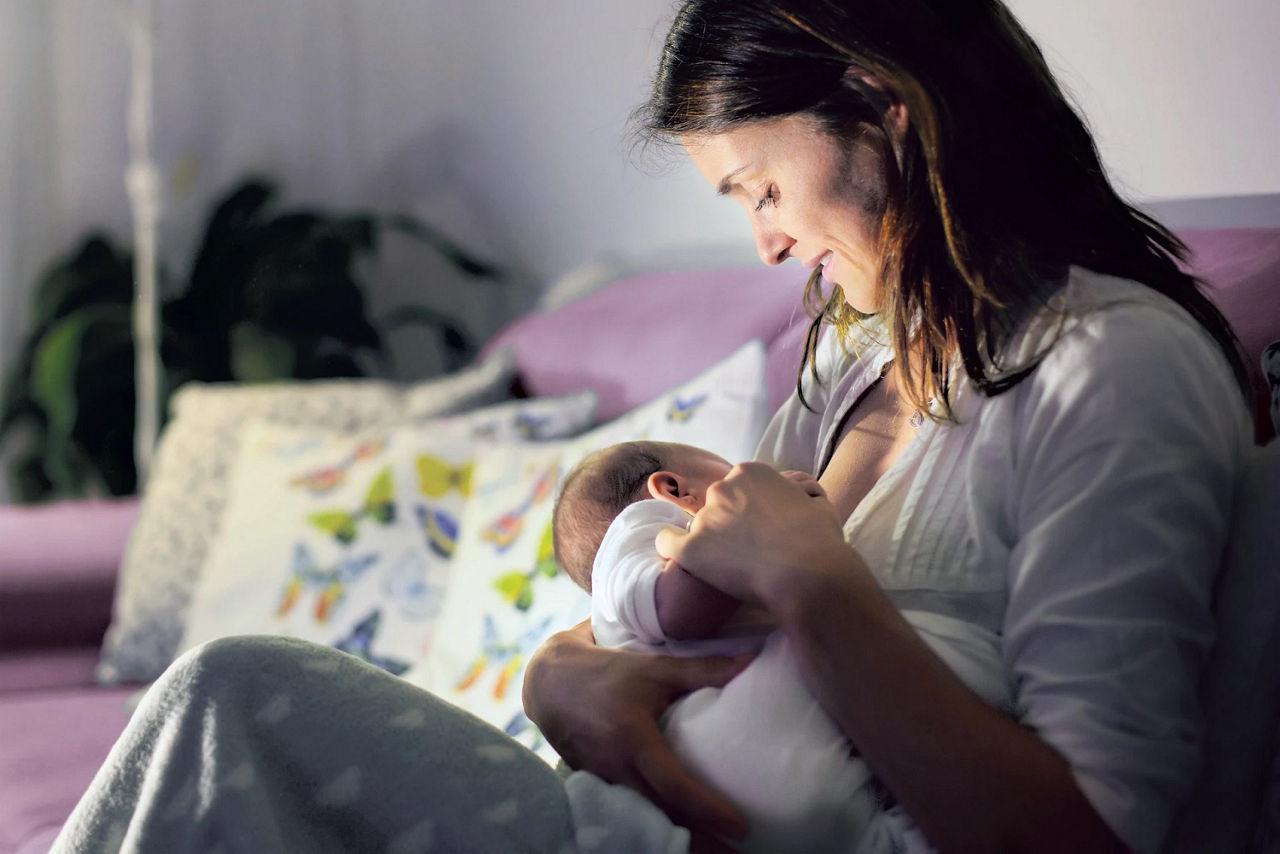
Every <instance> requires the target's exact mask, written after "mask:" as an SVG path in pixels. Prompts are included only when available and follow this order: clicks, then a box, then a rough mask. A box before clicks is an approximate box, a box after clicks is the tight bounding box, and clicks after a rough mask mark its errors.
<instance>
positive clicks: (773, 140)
mask: <svg viewBox="0 0 1280 854" xmlns="http://www.w3.org/2000/svg"><path fill="white" fill-rule="evenodd" d="M682 142H683V143H684V146H685V149H686V150H688V152H689V156H690V157H691V158H692V159H693V162H694V164H695V165H697V167H698V169H699V171H701V172H702V175H703V177H705V178H706V179H707V181H709V182H710V183H711V186H712V187H714V188H716V190H717V191H718V192H719V193H721V194H722V195H727V196H729V197H730V198H732V199H734V200H736V201H737V202H738V204H740V205H742V206H743V208H744V209H745V210H746V212H747V216H748V217H749V218H750V220H751V228H752V230H753V231H754V232H755V237H756V248H757V249H758V250H759V251H760V258H761V260H763V261H764V262H765V263H766V264H781V263H782V262H783V261H785V260H786V259H787V258H799V259H800V262H801V263H802V264H804V265H805V266H806V267H808V268H810V269H812V268H813V267H815V266H817V265H818V264H821V265H822V277H823V278H824V279H826V280H827V281H828V282H833V283H835V284H837V285H839V286H840V287H841V288H842V289H843V290H844V297H845V301H846V302H848V303H849V305H851V306H852V307H853V308H855V309H857V310H858V311H861V312H865V313H872V312H874V311H875V310H876V303H877V300H876V272H877V270H878V269H879V266H880V260H879V257H878V255H877V252H876V235H877V233H878V231H879V225H880V219H881V216H882V215H883V213H884V206H885V190H884V188H885V179H884V174H883V169H882V166H881V163H880V162H879V161H880V159H879V157H878V156H877V155H876V154H875V152H874V151H873V150H872V149H871V148H870V146H867V145H860V144H857V143H852V144H844V143H842V142H841V141H839V140H836V139H834V138H832V137H831V136H829V135H828V134H826V133H824V132H822V131H820V130H818V129H817V128H816V127H815V126H814V125H813V123H812V122H811V121H810V120H808V119H806V118H805V117H803V116H788V117H786V118H782V119H768V120H762V121H756V122H749V123H747V124H744V125H740V126H738V127H735V128H733V129H732V130H728V131H724V132H722V133H716V134H699V135H696V136H689V137H686V138H684V139H683V140H682Z"/></svg>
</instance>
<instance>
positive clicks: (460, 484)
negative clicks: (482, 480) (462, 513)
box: [418, 454, 475, 498]
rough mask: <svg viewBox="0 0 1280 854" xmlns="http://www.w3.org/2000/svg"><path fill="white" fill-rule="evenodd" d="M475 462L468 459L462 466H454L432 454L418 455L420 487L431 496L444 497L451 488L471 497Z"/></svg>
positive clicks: (424, 493)
mask: <svg viewBox="0 0 1280 854" xmlns="http://www.w3.org/2000/svg"><path fill="white" fill-rule="evenodd" d="M474 468H475V463H474V462H473V461H471V460H467V461H466V462H465V463H463V464H462V465H460V466H452V465H450V464H449V463H447V462H445V461H444V460H442V459H440V458H439V457H435V456H432V455H431V454H420V455H419V456H418V488H419V489H420V490H421V491H422V494H423V495H426V496H428V497H430V498H442V497H444V495H445V494H446V493H448V492H449V490H451V489H456V490H458V492H460V493H462V497H463V498H470V497H471V473H472V471H473V470H474Z"/></svg>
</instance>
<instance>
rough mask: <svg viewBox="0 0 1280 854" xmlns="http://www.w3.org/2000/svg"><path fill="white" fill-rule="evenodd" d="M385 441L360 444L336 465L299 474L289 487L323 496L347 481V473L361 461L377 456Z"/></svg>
mask: <svg viewBox="0 0 1280 854" xmlns="http://www.w3.org/2000/svg"><path fill="white" fill-rule="evenodd" d="M386 446H387V442H386V440H385V439H370V440H369V441H367V442H361V443H360V444H359V445H357V446H356V448H355V450H353V451H352V452H351V453H349V454H347V455H346V456H345V457H343V458H342V460H341V461H340V462H338V463H337V465H332V466H323V467H321V468H318V469H314V470H313V471H309V472H306V473H305V474H300V475H298V476H297V477H295V478H294V479H293V480H291V481H289V485H290V486H301V487H303V488H305V489H307V490H308V491H310V492H311V493H312V494H314V495H323V494H324V493H326V492H331V491H332V490H334V489H336V488H337V487H338V486H340V485H342V483H344V482H345V481H346V479H347V472H348V471H349V470H350V469H351V467H352V466H354V465H355V464H356V463H358V462H360V461H361V460H367V459H370V458H372V457H374V456H377V455H378V454H379V453H380V452H381V451H382V450H383V449H384V448H385V447H386Z"/></svg>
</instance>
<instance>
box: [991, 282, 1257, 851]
mask: <svg viewBox="0 0 1280 854" xmlns="http://www.w3.org/2000/svg"><path fill="white" fill-rule="evenodd" d="M1216 350H1217V348H1216V345H1215V344H1214V343H1213V342H1212V341H1211V340H1210V339H1209V338H1208V336H1206V335H1205V334H1204V333H1203V332H1202V331H1201V330H1200V329H1199V328H1198V327H1196V326H1194V325H1193V324H1192V322H1191V321H1190V319H1189V318H1188V317H1187V316H1186V315H1184V314H1183V313H1182V312H1181V311H1180V310H1179V309H1176V308H1175V307H1173V306H1172V304H1170V305H1168V306H1162V305H1153V304H1151V303H1150V302H1149V301H1148V302H1145V303H1138V304H1132V305H1128V304H1126V305H1120V306H1112V307H1109V308H1106V309H1103V310H1099V311H1096V312H1094V313H1093V314H1091V315H1088V316H1086V317H1085V318H1084V319H1083V320H1082V321H1080V322H1079V323H1078V325H1076V326H1075V327H1074V328H1072V329H1071V330H1070V331H1068V332H1065V333H1064V334H1063V336H1062V338H1061V339H1060V340H1058V341H1057V343H1056V344H1055V345H1054V347H1053V348H1052V349H1051V350H1050V352H1049V354H1048V356H1047V357H1046V358H1045V360H1044V361H1043V362H1042V363H1041V365H1040V367H1039V368H1037V369H1036V371H1035V373H1034V374H1032V376H1031V377H1030V378H1028V379H1027V380H1026V381H1025V382H1024V383H1023V384H1022V385H1021V386H1019V387H1018V388H1017V389H1015V390H1014V391H1013V392H1010V394H1017V395H1019V396H1020V398H1019V400H1018V401H1017V404H1016V409H1015V413H1016V414H1015V425H1014V428H1015V429H1014V437H1015V438H1014V440H1013V446H1012V452H1013V455H1014V459H1013V461H1012V472H1013V474H1012V478H1013V483H1012V484H1011V488H1010V489H1009V491H1008V493H1007V498H1006V500H1007V504H1006V508H1005V514H1006V518H1007V519H1008V520H1009V525H1010V530H1011V532H1012V538H1013V542H1012V551H1011V557H1010V563H1009V579H1008V581H1009V587H1008V589H1009V602H1008V608H1007V610H1006V615H1005V622H1004V636H1005V655H1006V658H1007V661H1008V666H1009V668H1010V672H1011V673H1012V675H1013V678H1014V680H1015V690H1016V694H1017V697H1018V702H1019V706H1020V709H1021V711H1022V713H1023V720H1024V722H1025V723H1026V724H1028V725H1029V726H1031V727H1033V728H1034V729H1035V730H1036V731H1037V732H1038V733H1039V734H1040V736H1041V737H1042V738H1043V739H1044V740H1045V741H1046V742H1047V743H1049V744H1050V745H1051V746H1053V747H1054V748H1055V749H1056V750H1058V751H1059V752H1060V753H1061V754H1062V755H1063V757H1064V758H1065V759H1066V760H1067V761H1068V763H1069V764H1070V765H1071V767H1072V769H1073V772H1074V774H1075V778H1076V780H1077V782H1078V784H1079V785H1080V787H1081V789H1082V790H1083V792H1084V794H1085V795H1086V797H1088V798H1089V800H1090V802H1091V803H1092V804H1093V806H1094V807H1095V808H1096V809H1097V810H1098V812H1099V813H1100V815H1101V816H1102V817H1103V819H1104V820H1105V821H1107V823H1108V824H1109V825H1110V826H1111V827H1112V829H1113V830H1115V831H1116V832H1117V833H1118V834H1119V835H1120V836H1121V838H1122V839H1124V840H1125V842H1127V843H1128V844H1129V845H1130V846H1131V847H1132V848H1133V849H1134V850H1136V851H1154V850H1157V849H1158V848H1159V847H1160V845H1161V844H1162V842H1163V840H1164V837H1165V835H1166V834H1167V832H1168V830H1169V827H1170V825H1171V823H1172V819H1173V816H1174V812H1175V811H1176V809H1177V808H1178V806H1179V804H1181V803H1183V802H1185V801H1186V799H1187V798H1188V796H1189V794H1190V792H1191V790H1192V787H1193V785H1194V783H1195V780H1196V777H1197V775H1198V773H1199V769H1200V762H1201V750H1200V748H1201V737H1202V726H1203V725H1202V712H1201V709H1200V704H1199V699H1198V695H1197V688H1198V683H1199V678H1200V675H1201V672H1202V670H1203V667H1204V664H1205V662H1206V660H1207V657H1208V652H1209V648H1210V646H1211V644H1212V641H1213V637H1214V623H1213V615H1212V610H1211V606H1212V602H1211V589H1212V585H1213V580H1214V577H1215V574H1216V571H1217V568H1218V566H1219V562H1220V558H1221V554H1222V551H1223V548H1224V545H1225V541H1226V535H1227V531H1228V529H1229V519H1230V513H1231V496H1232V491H1233V487H1234V484H1235V480H1236V478H1237V477H1238V473H1239V471H1240V466H1241V465H1242V456H1243V447H1244V443H1245V442H1247V439H1246V438H1245V437H1246V436H1247V435H1248V432H1247V431H1248V427H1247V416H1246V414H1245V407H1244V406H1243V405H1242V401H1241V395H1240V393H1239V390H1238V387H1237V385H1236V384H1235V382H1234V380H1233V378H1232V376H1231V374H1230V372H1229V370H1228V369H1227V365H1226V361H1225V360H1224V359H1223V358H1222V357H1221V355H1220V354H1219V353H1217V352H1216Z"/></svg>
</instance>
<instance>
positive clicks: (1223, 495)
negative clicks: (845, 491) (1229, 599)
mask: <svg viewBox="0 0 1280 854" xmlns="http://www.w3.org/2000/svg"><path fill="white" fill-rule="evenodd" d="M1050 345H1051V346H1050ZM1045 348H1048V352H1047V355H1045V357H1044V359H1043V361H1042V362H1041V364H1040V365H1039V367H1037V368H1036V369H1035V371H1034V372H1033V373H1031V375H1030V376H1028V377H1027V378H1026V379H1025V380H1023V381H1022V382H1021V383H1019V384H1018V385H1017V386H1015V387H1014V388H1013V389H1012V390H1010V391H1008V392H1005V393H1004V394H1001V395H998V396H996V397H994V398H988V397H985V396H983V395H982V394H981V393H980V392H978V391H977V390H976V388H974V387H973V386H972V385H971V384H970V383H969V382H968V381H967V379H965V380H964V381H962V382H957V383H955V384H953V385H954V389H955V390H954V400H953V410H954V412H955V414H956V416H957V419H958V421H959V423H958V424H951V423H943V424H938V423H935V422H933V421H929V420H926V421H925V422H924V424H923V426H922V427H921V428H920V430H919V432H918V434H917V436H916V437H915V438H914V439H913V440H912V442H911V444H910V445H909V446H908V448H907V449H906V450H905V452H904V453H903V454H902V455H901V457H900V458H899V459H898V460H897V461H896V462H895V463H894V464H893V466H892V467H891V468H890V469H889V471H888V472H886V473H885V474H884V476H883V477H881V478H880V480H879V481H878V482H877V483H876V485H875V487H874V488H873V489H872V490H871V492H870V493H869V494H868V495H867V496H866V498H864V499H863V501H862V502H861V503H860V504H859V505H858V506H857V508H856V509H855V510H854V512H853V514H852V515H851V516H850V517H849V519H848V520H847V522H846V523H845V535H846V537H847V539H848V540H849V542H850V543H851V544H852V545H853V546H854V547H855V548H856V549H857V550H858V552H859V554H860V555H861V556H862V557H863V558H864V559H865V560H866V562H867V564H868V565H869V566H870V568H871V570H872V572H873V573H874V574H875V576H876V578H877V579H878V580H879V581H880V583H881V584H882V586H883V587H884V589H885V590H886V592H887V593H888V595H889V596H890V597H891V598H892V599H893V600H894V602H895V603H896V604H897V605H898V606H899V607H900V608H904V609H908V608H909V609H915V610H922V611H933V612H936V613H940V614H945V615H949V616H954V617H958V618H960V619H963V620H966V621H970V622H974V623H977V624H979V625H982V626H986V627H988V628H990V629H991V630H993V631H996V632H999V633H1000V634H1001V636H1002V638H1003V647H1004V660H1005V664H1006V667H1007V670H1008V678H1009V680H1010V684H1011V686H1012V688H1013V691H1014V695H1015V697H1016V700H1017V707H1018V710H1019V715H1020V718H1021V720H1022V721H1023V722H1024V723H1026V724H1027V725H1029V726H1031V727H1033V728H1034V729H1035V730H1036V731H1037V732H1038V733H1039V735H1040V736H1041V737H1042V738H1043V739H1044V740H1045V741H1046V742H1047V743H1048V744H1050V745H1052V746H1053V747H1054V748H1055V749H1056V750H1058V751H1059V752H1060V753H1061V754H1062V755H1063V756H1064V757H1065V758H1066V759H1067V761H1068V762H1069V763H1070V765H1071V767H1072V769H1073V771H1074V774H1075V777H1076V780H1077V782H1078V783H1079V785H1080V787H1081V789H1082V790H1083V791H1084V793H1085V795H1086V796H1087V797H1088V798H1089V800H1090V801H1091V803H1092V804H1093V805H1094V807H1095V808H1096V809H1097V810H1098V812H1099V813H1100V814H1101V815H1102V817H1103V818H1104V819H1105V820H1106V821H1107V822H1108V823H1109V824H1110V826H1111V827H1112V828H1113V829H1114V830H1115V831H1116V832H1117V833H1118V834H1119V835H1120V837H1121V838H1122V839H1124V840H1125V842H1126V843H1128V844H1129V845H1130V846H1131V847H1132V848H1134V849H1135V850H1137V851H1154V850H1157V849H1158V848H1159V846H1160V845H1161V843H1162V842H1163V840H1164V837H1165V835H1166V834H1167V833H1168V830H1169V828H1170V826H1171V823H1172V820H1173V817H1174V813H1175V811H1176V810H1177V809H1178V807H1179V805H1180V804H1181V803H1183V802H1184V801H1186V799H1187V798H1188V797H1189V795H1190V793H1191V790H1192V787H1193V785H1194V783H1195V780H1196V778H1197V776H1198V773H1199V769H1200V763H1201V738H1202V735H1203V733H1202V729H1203V726H1202V711H1201V708H1200V704H1199V700H1198V696H1197V685H1198V680H1199V676H1200V674H1201V671H1202V669H1203V667H1204V664H1205V661H1206V659H1207V656H1208V652H1209V648H1210V646H1211V643H1212V641H1213V637H1214V623H1213V617H1212V613H1211V604H1212V603H1211V589H1212V585H1213V580H1214V577H1215V573H1216V571H1217V568H1218V566H1219V562H1220V558H1221V555H1222V551H1223V548H1224V545H1225V542H1226V536H1227V532H1228V530H1229V519H1230V513H1231V497H1232V492H1233V488H1234V485H1235V481H1236V479H1237V477H1239V474H1240V472H1241V466H1242V464H1243V459H1244V453H1245V449H1246V448H1247V447H1248V445H1249V444H1250V437H1251V425H1250V422H1249V420H1248V413H1247V410H1246V408H1245V406H1244V405H1243V402H1242V399H1241V394H1240V391H1239V389H1238V386H1237V385H1236V383H1235V380H1234V379H1233V376H1232V374H1231V371H1230V369H1229V367H1228V365H1227V362H1226V360H1225V359H1224V358H1223V357H1222V355H1221V353H1220V351H1219V350H1218V347H1217V345H1216V343H1215V342H1214V341H1213V340H1212V338H1211V337H1210V336H1209V335H1208V334H1207V333H1205V331H1204V330H1203V329H1202V328H1201V327H1200V326H1199V324H1197V323H1196V322H1195V321H1194V320H1192V319H1191V318H1190V316H1189V315H1187V314H1186V313H1185V312H1184V311H1183V310H1182V309H1181V308H1179V307H1178V306H1177V305H1176V304H1174V303H1173V302H1172V301H1170V300H1168V299H1167V298H1165V297H1163V296H1161V295H1159V294H1157V293H1155V292H1154V291H1152V290H1150V289H1149V288H1146V287H1144V286H1142V285H1138V284H1135V283H1133V282H1129V281H1125V280H1122V279H1116V278H1112V277H1108V276H1102V275H1099V274H1096V273H1093V272H1091V271H1088V270H1084V269H1080V268H1072V269H1071V271H1070V273H1069V275H1068V278H1067V282H1066V284H1065V286H1064V287H1062V288H1061V289H1060V290H1059V291H1057V293H1055V294H1054V295H1053V297H1052V298H1050V300H1049V301H1048V309H1047V310H1044V311H1041V312H1040V313H1039V314H1038V315H1037V316H1036V317H1035V318H1034V319H1033V320H1032V321H1031V322H1030V323H1029V324H1028V325H1027V327H1026V328H1025V329H1023V330H1022V331H1021V332H1020V333H1019V335H1018V336H1017V338H1016V340H1015V343H1014V346H1013V348H1012V351H1011V354H1010V358H1009V359H1008V360H1007V364H1009V365H1011V366H1016V365H1018V364H1021V363H1023V362H1024V361H1025V360H1027V359H1029V358H1030V357H1032V356H1033V355H1035V354H1037V353H1040V352H1043V351H1044V350H1045ZM855 351H856V352H855ZM891 357H892V353H891V351H890V348H889V347H888V344H887V338H886V337H885V336H884V333H883V330H882V329H881V328H880V327H878V326H877V325H876V324H875V323H874V322H870V323H868V324H867V325H866V326H865V327H864V328H863V329H862V330H860V332H859V333H858V334H857V335H856V336H855V341H854V342H852V345H851V347H850V348H846V347H844V346H842V345H841V343H840V342H839V340H838V339H837V336H836V335H834V334H828V335H826V336H825V337H824V339H823V340H822V342H821V343H820V344H819V352H818V371H819V376H820V378H821V382H820V383H814V382H812V380H811V378H809V377H808V376H807V372H806V385H805V395H806V398H807V399H808V401H809V403H810V405H811V406H812V407H813V408H814V409H815V410H816V412H811V411H809V410H807V409H805V407H804V406H802V405H801V403H800V401H799V400H798V399H797V398H796V397H795V396H794V395H793V396H792V397H791V399H790V400H788V401H787V403H786V404H784V405H783V407H782V409H781V410H779V412H778V414H777V415H776V416H775V417H774V419H773V421H772V422H771V423H770V425H769V428H768V430H767V431H766V433H765V436H764V439H763V440H762V442H761V445H760V450H759V453H758V458H759V459H761V460H763V461H766V462H769V463H772V464H773V465H775V466H777V467H778V468H783V469H799V470H806V471H810V472H813V473H815V474H818V473H820V472H821V470H822V468H823V467H824V466H825V465H826V463H827V461H828V460H829V458H830V455H831V452H832V445H833V443H834V440H835V438H836V436H837V431H838V428H839V425H840V424H841V422H842V420H843V418H844V415H845V413H846V412H847V411H848V409H849V407H851V406H852V405H853V403H854V402H855V401H856V400H857V399H858V397H859V396H860V395H861V393H862V392H863V391H864V390H865V389H866V388H867V387H869V386H870V384H871V383H872V382H874V381H875V379H876V378H877V377H879V376H880V373H881V370H882V369H883V367H884V365H885V364H886V363H887V362H888V361H889V360H890V359H891Z"/></svg>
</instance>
